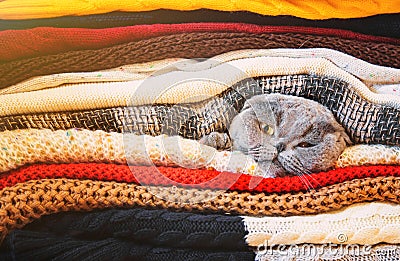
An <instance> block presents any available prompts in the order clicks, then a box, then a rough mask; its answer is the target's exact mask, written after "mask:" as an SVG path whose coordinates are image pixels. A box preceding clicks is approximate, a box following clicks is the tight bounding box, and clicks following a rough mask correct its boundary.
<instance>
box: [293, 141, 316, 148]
mask: <svg viewBox="0 0 400 261" xmlns="http://www.w3.org/2000/svg"><path fill="white" fill-rule="evenodd" d="M314 146H315V145H314V144H311V143H308V142H301V143H299V144H297V147H300V148H310V147H314Z"/></svg>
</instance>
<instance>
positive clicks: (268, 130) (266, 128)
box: [261, 124, 274, 135]
mask: <svg viewBox="0 0 400 261" xmlns="http://www.w3.org/2000/svg"><path fill="white" fill-rule="evenodd" d="M261 129H262V130H263V131H264V132H265V133H266V134H268V135H273V134H274V129H273V128H272V127H271V126H269V125H268V124H262V125H261Z"/></svg>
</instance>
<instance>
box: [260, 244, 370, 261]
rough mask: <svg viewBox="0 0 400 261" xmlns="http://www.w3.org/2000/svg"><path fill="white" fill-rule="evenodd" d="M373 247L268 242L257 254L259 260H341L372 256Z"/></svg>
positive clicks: (261, 246)
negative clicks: (271, 258)
mask: <svg viewBox="0 0 400 261" xmlns="http://www.w3.org/2000/svg"><path fill="white" fill-rule="evenodd" d="M371 251H372V247H371V246H370V245H358V244H333V243H327V244H318V245H316V244H290V245H284V244H269V243H268V241H266V242H264V244H262V245H259V246H258V247H257V250H256V253H257V256H258V259H259V260H262V257H263V256H266V255H272V254H278V255H279V256H282V257H283V256H287V257H291V258H294V257H297V258H302V259H304V258H307V259H308V258H309V259H312V258H315V257H320V258H323V257H325V258H332V257H335V258H339V257H343V256H347V255H351V256H364V255H368V254H370V253H371Z"/></svg>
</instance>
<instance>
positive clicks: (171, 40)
mask: <svg viewBox="0 0 400 261" xmlns="http://www.w3.org/2000/svg"><path fill="white" fill-rule="evenodd" d="M321 47H323V48H331V49H334V50H338V51H341V52H344V53H347V54H350V55H352V56H355V57H357V58H361V59H363V60H365V61H368V62H370V63H373V64H378V65H386V66H391V67H397V68H399V67H400V61H399V60H400V58H399V57H398V56H397V55H396V54H397V53H398V51H396V50H398V49H399V47H398V45H395V44H379V43H372V42H360V41H354V40H353V41H352V40H346V39H341V38H340V37H336V38H335V37H333V38H332V37H330V36H315V35H311V36H310V35H305V34H300V33H298V34H291V33H285V34H271V33H264V34H251V33H234V32H229V33H223V32H198V33H182V34H174V35H167V36H159V37H154V38H151V39H146V40H141V41H136V42H130V43H125V44H121V45H116V46H112V47H108V48H103V49H98V50H82V51H70V52H66V53H60V54H54V55H47V56H41V57H36V58H31V59H23V60H18V61H12V62H8V63H4V64H0V72H1V79H0V88H4V87H7V86H10V85H13V84H16V83H18V82H21V81H24V80H27V79H29V78H31V77H34V76H39V75H48V74H54V73H67V72H89V71H97V70H105V69H110V68H116V67H119V66H123V65H126V64H132V63H141V62H148V61H154V60H160V59H166V58H176V57H180V58H209V57H212V56H215V55H219V54H222V53H226V52H229V51H234V50H240V49H259V48H321ZM194 48H195V49H194ZM363 50H364V51H363ZM371 50H374V51H373V52H371ZM367 53H368V54H367Z"/></svg>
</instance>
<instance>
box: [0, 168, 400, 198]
mask: <svg viewBox="0 0 400 261" xmlns="http://www.w3.org/2000/svg"><path fill="white" fill-rule="evenodd" d="M390 176H392V177H400V166H365V167H348V168H343V169H335V170H331V171H327V172H321V173H315V174H311V175H304V176H302V177H298V176H294V177H283V178H281V177H278V178H259V177H257V178H256V177H254V176H250V175H245V174H241V175H238V174H233V173H228V172H218V171H214V170H194V169H185V168H172V167H157V168H155V167H146V166H134V167H128V166H124V165H115V164H103V163H86V164H51V165H47V164H40V165H31V166H26V167H22V168H19V169H17V170H13V171H10V172H7V173H2V175H1V176H0V189H3V188H5V187H12V186H14V185H16V184H17V183H23V182H27V181H29V180H39V179H58V178H68V179H83V180H84V179H90V180H99V181H116V182H127V183H136V184H142V185H157V186H171V185H178V186H181V187H186V188H190V187H196V188H203V189H207V188H209V189H227V190H230V191H242V192H246V191H247V192H255V193H257V192H263V193H289V192H299V191H308V190H311V189H319V188H321V187H325V186H330V185H333V184H338V183H342V182H345V181H351V180H353V179H365V178H377V177H390Z"/></svg>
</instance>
